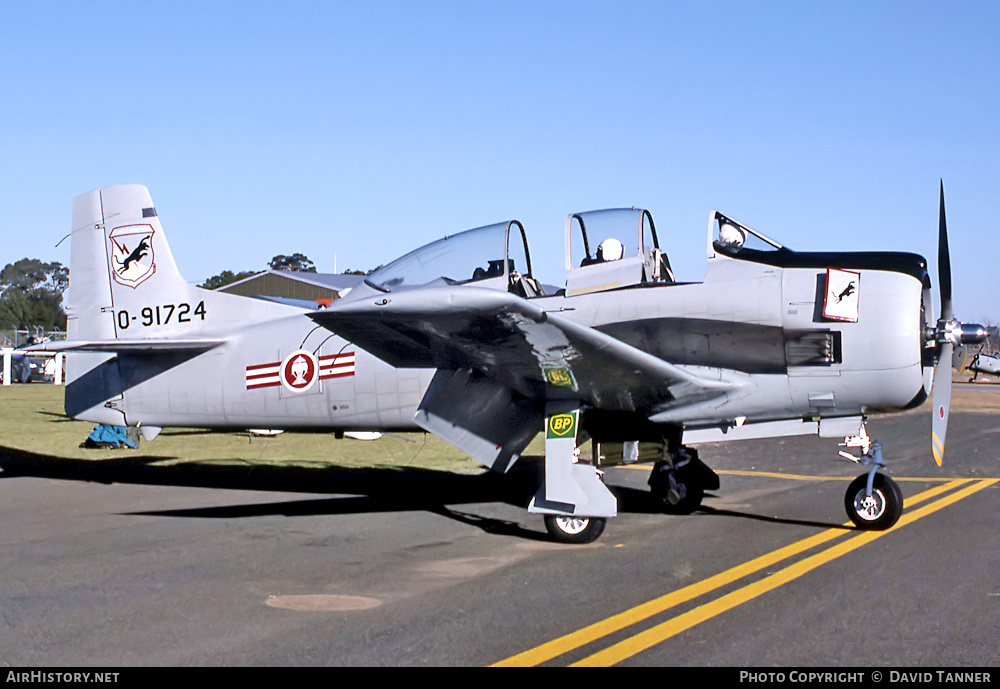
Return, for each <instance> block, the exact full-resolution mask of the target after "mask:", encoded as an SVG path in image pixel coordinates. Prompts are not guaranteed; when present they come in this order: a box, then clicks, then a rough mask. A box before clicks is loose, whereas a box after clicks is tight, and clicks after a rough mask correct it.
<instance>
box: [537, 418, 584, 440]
mask: <svg viewBox="0 0 1000 689" xmlns="http://www.w3.org/2000/svg"><path fill="white" fill-rule="evenodd" d="M545 437H546V438H574V437H576V412H570V413H569V414H556V415H555V416H550V417H549V423H548V426H547V429H546V432H545Z"/></svg>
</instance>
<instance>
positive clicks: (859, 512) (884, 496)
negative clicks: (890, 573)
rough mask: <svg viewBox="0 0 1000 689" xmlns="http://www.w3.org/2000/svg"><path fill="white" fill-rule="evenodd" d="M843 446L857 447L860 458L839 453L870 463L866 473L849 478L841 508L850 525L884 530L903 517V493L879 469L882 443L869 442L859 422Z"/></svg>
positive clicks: (854, 459) (842, 454)
mask: <svg viewBox="0 0 1000 689" xmlns="http://www.w3.org/2000/svg"><path fill="white" fill-rule="evenodd" d="M844 445H845V446H847V447H860V448H862V449H863V450H864V454H862V455H861V456H860V457H855V456H854V455H852V454H850V453H847V452H841V453H840V455H841V456H842V457H845V458H847V459H849V460H851V461H852V462H855V463H857V464H861V465H862V466H871V469H869V470H868V472H867V473H864V474H861V475H860V476H858V477H857V478H856V479H854V480H853V481H851V485H850V486H848V487H847V493H846V494H845V495H844V508H845V509H846V510H847V516H848V517H850V518H851V521H852V522H854V525H855V526H857V527H858V528H859V529H864V530H866V531H885V530H886V529H888V528H890V527H892V526H893V525H894V524H895V523H896V522H898V521H899V518H900V517H901V516H903V492H902V491H901V490H900V489H899V486H898V485H896V482H895V481H893V480H892V479H891V478H889V477H888V476H886V475H885V474H881V473H879V471H878V470H879V469H882V468H884V467H885V463H884V462H883V461H882V445H881V444H880V443H877V442H872V440H871V439H870V438H869V437H868V433H867V432H866V430H865V426H864V423H862V425H861V433H860V434H859V435H857V436H854V437H852V438H847V439H846V441H845V442H844Z"/></svg>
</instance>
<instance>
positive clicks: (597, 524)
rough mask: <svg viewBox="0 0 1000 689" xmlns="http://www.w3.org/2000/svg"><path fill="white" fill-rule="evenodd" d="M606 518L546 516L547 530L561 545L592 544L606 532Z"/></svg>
mask: <svg viewBox="0 0 1000 689" xmlns="http://www.w3.org/2000/svg"><path fill="white" fill-rule="evenodd" d="M607 521H608V520H607V519H605V518H604V517H570V516H562V515H556V514H547V515H545V528H546V529H547V530H548V532H549V535H550V536H552V538H554V539H555V540H557V541H559V542H560V543H590V542H591V541H596V540H597V538H598V537H599V536H600V535H601V534H602V533H603V532H604V525H605V524H606V523H607Z"/></svg>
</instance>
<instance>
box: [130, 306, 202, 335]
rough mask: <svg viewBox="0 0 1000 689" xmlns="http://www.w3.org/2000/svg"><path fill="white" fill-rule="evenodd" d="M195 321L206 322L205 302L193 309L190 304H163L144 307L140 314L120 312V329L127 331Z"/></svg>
mask: <svg viewBox="0 0 1000 689" xmlns="http://www.w3.org/2000/svg"><path fill="white" fill-rule="evenodd" d="M195 319H200V320H205V302H203V301H200V302H198V305H197V306H195V307H194V308H193V309H192V308H191V305H190V304H163V305H162V306H144V307H143V308H142V310H141V311H140V312H139V313H138V314H129V312H128V311H126V310H124V309H123V310H121V311H119V312H118V327H119V328H121V329H122V330H126V329H127V328H128V327H129V326H130V325H132V324H133V323H135V324H136V325H142V326H143V327H147V328H148V327H149V326H153V325H169V324H170V323H190V322H192V321H193V320H195Z"/></svg>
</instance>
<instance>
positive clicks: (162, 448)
mask: <svg viewBox="0 0 1000 689" xmlns="http://www.w3.org/2000/svg"><path fill="white" fill-rule="evenodd" d="M93 427H94V424H93V423H91V422H88V421H74V420H72V419H68V418H66V416H65V414H64V411H63V388H62V387H60V386H55V385H50V384H42V383H34V384H30V385H12V386H9V387H0V453H2V452H3V451H4V450H5V449H8V450H21V451H24V452H29V453H32V454H35V455H41V456H43V457H50V458H58V459H61V460H80V461H87V462H99V461H102V460H117V462H120V461H123V460H127V459H129V458H134V459H135V460H137V462H139V463H142V464H144V465H145V466H164V467H166V466H174V465H178V464H201V465H205V464H209V465H216V466H219V465H230V466H232V465H238V466H247V467H258V466H260V467H263V466H269V467H279V466H280V467H286V468H291V467H296V468H299V469H309V468H316V469H327V468H333V467H340V468H348V469H356V468H384V469H391V468H416V469H424V470H432V471H443V472H454V473H475V472H479V471H481V470H482V469H483V467H482V465H481V464H479V463H478V462H476V461H475V460H473V459H471V458H470V457H468V456H467V455H465V454H464V453H462V452H460V451H459V450H456V449H455V448H453V447H452V446H451V445H448V444H447V443H445V442H444V441H442V440H440V439H438V438H437V437H435V436H433V435H431V434H425V433H403V434H391V435H383V436H382V438H380V439H378V440H373V441H361V440H353V439H350V438H343V439H339V440H338V439H336V438H335V437H334V436H333V434H331V433H282V434H280V435H277V436H274V437H253V438H251V436H250V435H249V433H247V432H222V431H209V430H205V429H182V428H167V429H164V431H163V432H162V433H161V434H160V436H159V437H158V438H156V439H155V440H153V441H151V442H147V441H141V442H140V444H139V448H138V449H137V450H128V449H124V450H105V449H85V448H81V447H80V444H81V443H83V441H84V440H85V439H86V438H87V436H88V435H89V434H90V432H91V430H92V429H93ZM539 442H540V440H539V439H536V440H535V444H537V443H539ZM534 447H535V445H534V444H533V445H532V449H534ZM538 451H539V453H540V452H541V445H539V446H538ZM117 462H115V463H117Z"/></svg>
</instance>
